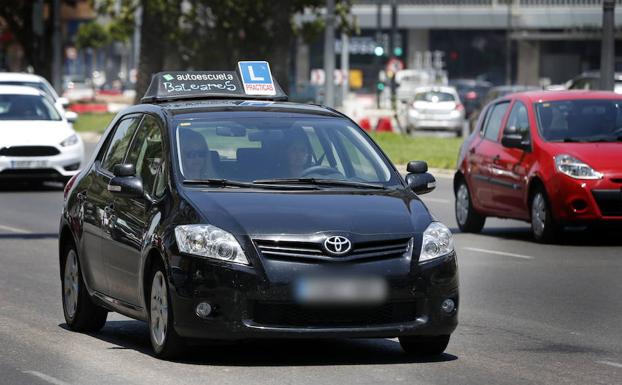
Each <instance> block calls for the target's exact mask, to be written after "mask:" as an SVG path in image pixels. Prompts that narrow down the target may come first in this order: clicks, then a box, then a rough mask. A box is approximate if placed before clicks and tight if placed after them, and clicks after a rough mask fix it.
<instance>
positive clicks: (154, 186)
mask: <svg viewBox="0 0 622 385" xmlns="http://www.w3.org/2000/svg"><path fill="white" fill-rule="evenodd" d="M161 127H162V124H161V122H160V121H159V119H158V118H155V117H153V116H151V115H145V117H144V118H143V120H142V122H141V124H140V127H139V128H138V131H137V132H136V135H135V137H134V139H133V140H132V143H131V145H130V147H129V150H128V153H127V156H126V158H125V161H124V163H126V164H128V163H129V164H133V165H134V167H135V169H136V175H137V176H139V177H140V178H141V179H142V183H143V189H144V192H145V194H144V196H143V197H138V198H126V197H119V196H115V197H114V199H113V203H114V207H113V213H114V217H113V218H114V219H113V223H112V224H111V232H110V236H111V241H110V243H109V244H108V247H107V250H109V253H108V254H107V256H106V258H107V261H108V282H109V284H110V291H111V295H112V297H114V298H116V299H118V300H121V301H123V302H125V303H128V304H131V305H134V306H139V304H140V298H141V297H140V285H139V276H140V267H141V252H142V250H143V249H144V247H145V245H146V244H147V243H148V242H149V241H150V240H151V233H152V232H153V230H154V228H155V226H156V225H157V223H158V221H159V219H160V217H161V215H160V214H159V206H158V203H157V202H159V201H160V200H161V198H162V196H163V195H164V191H165V188H166V179H165V174H164V172H163V170H164V158H163V154H164V153H163V147H162V129H161Z"/></svg>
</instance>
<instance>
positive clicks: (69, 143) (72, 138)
mask: <svg viewBox="0 0 622 385" xmlns="http://www.w3.org/2000/svg"><path fill="white" fill-rule="evenodd" d="M76 143H78V135H76V134H72V135H71V136H69V137H67V138H66V139H65V140H63V141H62V142H60V145H61V146H63V147H68V146H73V145H74V144H76Z"/></svg>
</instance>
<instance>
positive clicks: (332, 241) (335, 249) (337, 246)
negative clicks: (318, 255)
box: [324, 235, 352, 255]
mask: <svg viewBox="0 0 622 385" xmlns="http://www.w3.org/2000/svg"><path fill="white" fill-rule="evenodd" d="M324 248H325V249H326V251H328V252H329V253H331V254H334V255H342V254H345V253H347V252H348V251H350V249H351V248H352V243H351V242H350V240H349V239H348V238H346V237H342V236H339V235H334V236H332V237H328V238H326V240H325V241H324Z"/></svg>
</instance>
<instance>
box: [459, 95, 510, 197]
mask: <svg viewBox="0 0 622 385" xmlns="http://www.w3.org/2000/svg"><path fill="white" fill-rule="evenodd" d="M509 104H510V103H509V101H507V100H506V101H501V102H498V103H495V104H494V105H492V106H490V107H489V108H488V110H487V113H486V116H485V118H484V122H483V125H482V128H481V131H480V136H479V137H478V138H476V139H475V140H474V141H473V143H472V144H471V147H470V148H469V150H468V151H469V153H468V155H467V156H468V165H467V167H468V168H469V170H468V173H467V178H468V182H469V188H470V189H471V196H472V199H473V200H474V201H475V202H474V203H475V205H476V206H479V207H481V208H492V207H494V205H493V202H492V196H491V194H492V191H491V188H492V186H491V184H490V176H491V174H490V170H491V165H492V163H493V162H494V161H495V156H496V155H497V154H498V153H499V146H500V144H499V142H498V138H499V131H501V126H502V124H503V121H504V118H505V115H506V112H507V109H508V106H509Z"/></svg>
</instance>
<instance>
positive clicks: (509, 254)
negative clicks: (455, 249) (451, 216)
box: [463, 247, 533, 259]
mask: <svg viewBox="0 0 622 385" xmlns="http://www.w3.org/2000/svg"><path fill="white" fill-rule="evenodd" d="M463 249H464V250H470V251H478V252H480V253H488V254H497V255H504V256H506V257H514V258H520V259H533V257H532V256H530V255H523V254H514V253H507V252H505V251H496V250H487V249H478V248H477V247H463Z"/></svg>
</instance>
